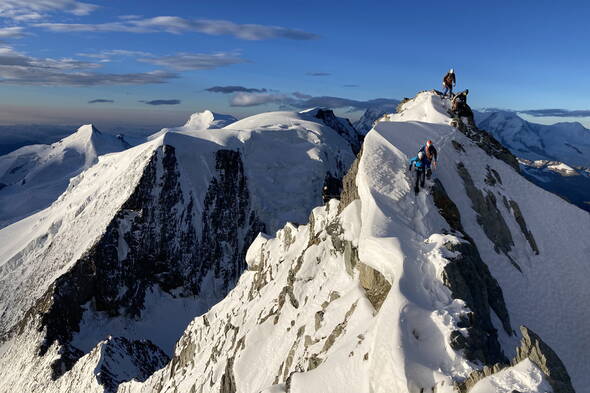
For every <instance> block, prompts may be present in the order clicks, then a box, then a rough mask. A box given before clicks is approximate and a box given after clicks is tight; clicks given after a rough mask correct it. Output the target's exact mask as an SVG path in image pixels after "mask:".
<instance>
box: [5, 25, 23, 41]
mask: <svg viewBox="0 0 590 393" xmlns="http://www.w3.org/2000/svg"><path fill="white" fill-rule="evenodd" d="M24 35H25V33H24V30H23V28H22V27H2V28H0V40H3V39H6V38H21V37H22V36H24Z"/></svg>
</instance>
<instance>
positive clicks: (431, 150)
mask: <svg viewBox="0 0 590 393" xmlns="http://www.w3.org/2000/svg"><path fill="white" fill-rule="evenodd" d="M419 152H422V153H424V154H425V155H426V160H427V165H426V177H427V178H429V179H430V176H432V169H430V167H431V166H432V167H433V168H434V169H436V164H437V161H438V152H437V151H436V147H434V144H433V143H432V141H431V140H430V139H429V140H427V141H426V145H424V146H422V147H421V148H420V150H419Z"/></svg>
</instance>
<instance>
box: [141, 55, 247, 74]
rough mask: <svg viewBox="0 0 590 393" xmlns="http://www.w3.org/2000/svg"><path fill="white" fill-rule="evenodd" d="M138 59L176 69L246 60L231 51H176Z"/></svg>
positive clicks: (207, 66) (189, 68) (218, 65)
mask: <svg viewBox="0 0 590 393" xmlns="http://www.w3.org/2000/svg"><path fill="white" fill-rule="evenodd" d="M138 60H139V61H141V62H144V63H150V64H155V65H158V66H161V67H166V68H170V69H173V70H177V71H189V70H210V69H213V68H219V67H224V66H229V65H233V64H240V63H245V62H246V61H247V60H245V59H242V58H240V57H238V56H237V55H236V54H233V53H213V54H207V53H177V54H175V55H171V56H160V57H155V56H154V57H144V58H140V59H138Z"/></svg>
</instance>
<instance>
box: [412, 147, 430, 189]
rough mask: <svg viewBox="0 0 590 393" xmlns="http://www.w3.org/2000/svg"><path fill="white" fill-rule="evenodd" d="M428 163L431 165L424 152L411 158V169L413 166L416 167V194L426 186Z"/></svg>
mask: <svg viewBox="0 0 590 393" xmlns="http://www.w3.org/2000/svg"><path fill="white" fill-rule="evenodd" d="M427 165H430V163H429V162H428V158H426V154H424V152H418V155H417V156H416V157H414V158H412V159H410V168H409V169H410V171H411V170H412V167H414V168H415V169H416V184H415V185H414V192H415V193H416V194H418V192H420V187H422V188H424V174H425V171H426V166H427ZM418 185H419V186H418Z"/></svg>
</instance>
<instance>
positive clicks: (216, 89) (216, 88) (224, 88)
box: [205, 86, 267, 94]
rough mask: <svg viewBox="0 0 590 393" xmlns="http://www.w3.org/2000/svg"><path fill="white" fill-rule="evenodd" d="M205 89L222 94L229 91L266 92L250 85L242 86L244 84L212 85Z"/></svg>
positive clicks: (229, 92)
mask: <svg viewBox="0 0 590 393" xmlns="http://www.w3.org/2000/svg"><path fill="white" fill-rule="evenodd" d="M205 91H208V92H211V93H223V94H231V93H239V92H242V93H266V92H267V90H266V89H255V88H252V87H244V86H213V87H209V88H207V89H205Z"/></svg>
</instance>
